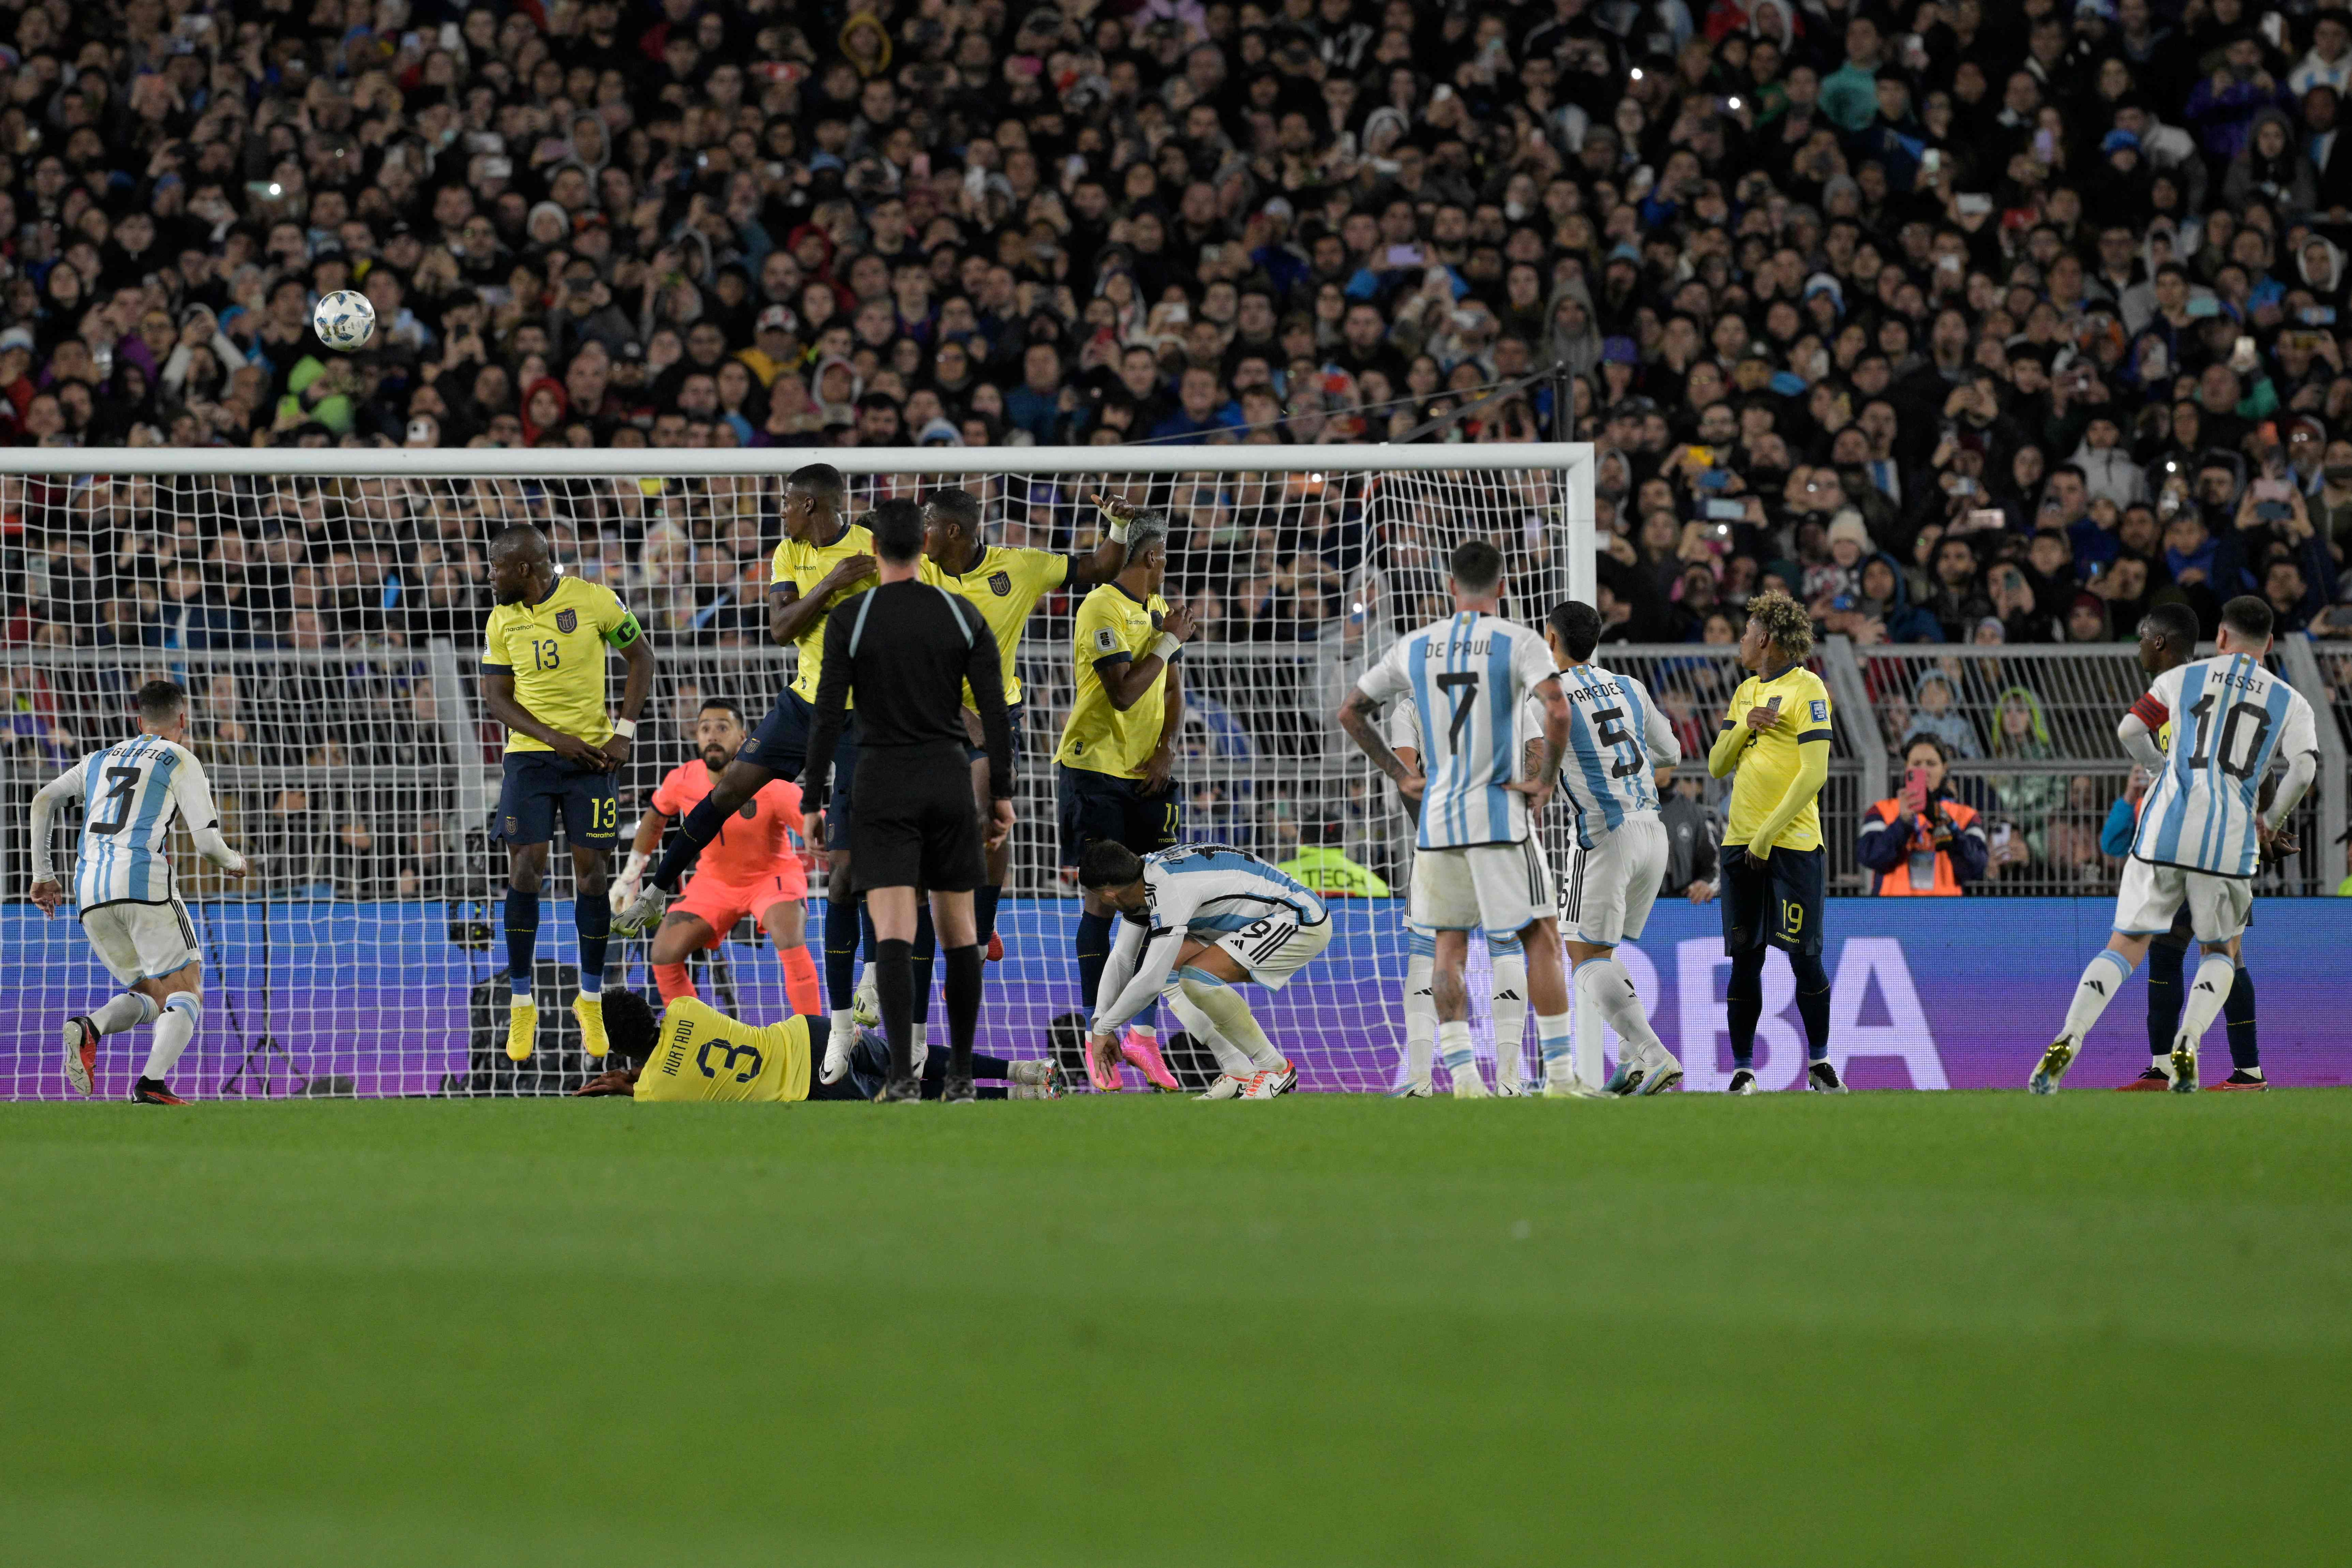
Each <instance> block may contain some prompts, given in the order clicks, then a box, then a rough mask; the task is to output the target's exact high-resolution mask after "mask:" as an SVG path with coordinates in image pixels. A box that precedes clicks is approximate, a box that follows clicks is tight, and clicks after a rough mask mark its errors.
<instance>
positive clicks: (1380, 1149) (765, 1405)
mask: <svg viewBox="0 0 2352 1568" xmlns="http://www.w3.org/2000/svg"><path fill="white" fill-rule="evenodd" d="M2020 1071H2021V1072H2022V1071H2023V1068H2022V1067H2021V1068H2020ZM2347 1199H2352V1094H2345V1093H2341V1092H2334V1091H2325V1090H2315V1091H2305V1092H2299V1093H2298V1092H2284V1091H2283V1092H2278V1093H2273V1094H2271V1095H2268V1096H2264V1097H2256V1096H2252V1095H2246V1096H2221V1095H2210V1096H2200V1097H2198V1098H2197V1099H2195V1100H2177V1099H2175V1098H2173V1097H2171V1096H2156V1095H2147V1096H2141V1095H2129V1096H2126V1095H2117V1094H2113V1093H2105V1092H2097V1091H2090V1090H2084V1091H2075V1092H2069V1093H2067V1094H2064V1095H2062V1096H2060V1097H2059V1098H2058V1099H2056V1100H2032V1099H2029V1098H2028V1097H2027V1096H2025V1095H2023V1094H2000V1095H1991V1094H1877V1095H1857V1096H1853V1097H1852V1098H1849V1099H1843V1100H1827V1099H1822V1098H1818V1097H1812V1096H1806V1095H1797V1094H1789V1095H1780V1096H1775V1097H1772V1098H1769V1099H1765V1100H1745V1101H1740V1100H1728V1099H1724V1098H1721V1097H1716V1096H1696V1095H1694V1096H1689V1097H1680V1096H1675V1097H1668V1098H1666V1099H1664V1100H1656V1101H1643V1102H1639V1103H1634V1104H1598V1105H1596V1104H1559V1103H1556V1102H1542V1101H1498V1102H1491V1103H1486V1104H1476V1105H1473V1104H1458V1103H1454V1102H1452V1101H1437V1102H1416V1103H1405V1102H1394V1101H1385V1100H1351V1099H1339V1098H1324V1097H1318V1096H1300V1097H1297V1098H1295V1099H1292V1100H1287V1101H1286V1102H1283V1103H1278V1104H1275V1105H1267V1106H1255V1105H1238V1106H1204V1105H1195V1104H1192V1103H1188V1102H1178V1101H1174V1100H1146V1099H1144V1098H1141V1097H1139V1096H1130V1097H1126V1098H1122V1099H1120V1100H1095V1099H1079V1100H1070V1101H1066V1102H1064V1103H1061V1104H1057V1105H1035V1104H1010V1105H1006V1104H995V1105H983V1106H980V1107H976V1108H973V1109H971V1110H952V1111H951V1110H946V1109H944V1108H941V1107H938V1106H929V1107H922V1108H885V1107H878V1106H876V1107H863V1106H822V1107H799V1108H790V1109H781V1108H761V1107H668V1106H637V1105H631V1104H627V1103H625V1102H619V1103H614V1102H595V1103H584V1102H583V1103H520V1104H519V1103H513V1102H476V1103H439V1102H430V1103H428V1102H411V1103H310V1104H277V1105H267V1106H265V1105H206V1106H203V1107H200V1108H198V1109H195V1110H187V1111H181V1112H176V1113H174V1112H150V1111H143V1110H133V1109H132V1108H130V1107H127V1106H120V1105H114V1106H95V1107H93V1106H33V1105H9V1106H0V1205H5V1206H0V1214H5V1222H0V1346H5V1350H0V1357H5V1373H0V1543H5V1544H0V1558H5V1561H6V1562H8V1563H12V1564H16V1565H19V1568H34V1565H40V1568H47V1565H51V1564H81V1563H90V1564H110V1565H111V1564H122V1563H168V1564H184V1563H237V1564H241V1565H247V1568H250V1565H255V1564H278V1563H289V1564H293V1563H299V1564H306V1565H307V1564H335V1565H338V1568H346V1565H356V1564H379V1563H381V1564H403V1565H409V1564H425V1565H429V1568H474V1565H478V1564H484V1565H487V1564H539V1563H563V1564H602V1563H615V1564H619V1563H627V1564H668V1563H692V1564H698V1565H712V1568H717V1565H731V1564H739V1563H740V1564H751V1563H759V1564H772V1563H818V1564H867V1563H905V1564H919V1565H926V1568H929V1565H940V1568H946V1565H951V1564H952V1565H958V1568H962V1565H982V1564H985V1565H993V1564H1005V1565H1022V1568H1037V1565H1043V1564H1059V1563H1073V1564H1171V1565H1174V1564H1182V1565H1186V1568H1206V1565H1213V1564H1223V1563H1269V1564H1275V1563H1278V1564H1326V1563H1328V1564H1349V1565H1360V1564H1373V1563H1441V1564H1464V1563H1538V1562H1541V1563H1569V1562H1579V1563H1581V1562H1592V1563H1623V1564H1628V1565H1641V1568H1652V1565H1657V1564H1669V1563H1709V1564H1715V1563H1720V1564H1759V1563H1804V1564H1807V1565H1809V1568H1819V1565H1822V1564H1838V1563H1869V1564H1890V1563H1892V1564H1926V1563H1953V1564H1987V1563H2064V1564H2068V1565H2069V1568H2073V1565H2075V1564H2082V1563H2124V1564H2132V1565H2134V1568H2144V1565H2145V1564H2147V1563H2200V1564H2211V1563H2293V1564H2302V1563H2321V1562H2342V1561H2344V1555H2343V1554H2344V1552H2345V1549H2346V1548H2345V1542H2347V1540H2352V1479H2347V1477H2352V1462H2347V1461H2352V1410H2347V1396H2352V1203H2347ZM2328 1542H2335V1544H2334V1545H2333V1546H2330V1545H2328V1544H2327V1543H2328Z"/></svg>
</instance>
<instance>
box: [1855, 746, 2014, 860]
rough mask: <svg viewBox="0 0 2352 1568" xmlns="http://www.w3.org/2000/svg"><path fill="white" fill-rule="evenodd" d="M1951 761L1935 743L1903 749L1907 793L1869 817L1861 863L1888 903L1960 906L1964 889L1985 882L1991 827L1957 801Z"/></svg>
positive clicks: (1860, 848) (1858, 853) (1871, 811)
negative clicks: (1956, 902)
mask: <svg viewBox="0 0 2352 1568" xmlns="http://www.w3.org/2000/svg"><path fill="white" fill-rule="evenodd" d="M1951 760H1952V756H1951V753H1950V752H1948V751H1946V750H1945V749H1944V742H1942V741H1940V740H1937V738H1936V737H1935V736H1933V735H1914V736H1912V737H1911V740H1910V742H1909V743H1908V744H1906V746H1905V747H1904V748H1903V762H1904V766H1905V769H1906V772H1905V774H1904V779H1903V789H1902V792H1901V793H1900V794H1898V795H1895V798H1894V799H1892V800H1882V801H1880V802H1879V803H1878V804H1877V805H1874V806H1872V807H1871V808H1870V809H1869V810H1868V811H1866V812H1864V814H1863V817H1862V842H1861V843H1860V844H1859V845H1858V846H1857V847H1855V850H1854V858H1855V859H1857V860H1859V861H1861V862H1862V865H1863V868H1864V870H1866V871H1868V872H1869V873H1870V890H1871V891H1872V892H1873V893H1875V894H1878V895H1880V896H1882V897H1887V898H1893V897H1898V896H1899V897H1904V898H1941V899H1957V898H1958V897H1959V896H1960V885H1961V884H1962V883H1964V882H1973V881H1975V880H1976V879H1978V878H1979V877H1981V876H1983V875H1984V869H1985V836H1984V823H1983V821H1982V820H1981V819H1980V818H1979V816H1978V814H1977V809H1976V807H1974V806H1972V805H1967V804H1966V803H1965V802H1962V801H1959V800H1956V799H1954V798H1953V796H1952V792H1951V790H1950V789H1949V788H1948V786H1947V784H1946V783H1945V778H1944V773H1945V769H1946V768H1947V767H1948V765H1949V764H1950V763H1951Z"/></svg>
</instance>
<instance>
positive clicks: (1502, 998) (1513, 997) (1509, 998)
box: [1495, 991, 1527, 1002]
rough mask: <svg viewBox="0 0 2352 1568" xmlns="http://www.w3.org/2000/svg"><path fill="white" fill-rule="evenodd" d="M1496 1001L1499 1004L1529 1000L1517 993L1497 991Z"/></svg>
mask: <svg viewBox="0 0 2352 1568" xmlns="http://www.w3.org/2000/svg"><path fill="white" fill-rule="evenodd" d="M1495 1000H1496V1001H1497V1002H1524V1001H1526V1000H1527V998H1526V997H1524V996H1522V995H1520V994H1518V993H1517V992H1516V991H1497V992H1496V993H1495Z"/></svg>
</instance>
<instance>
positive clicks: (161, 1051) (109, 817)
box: [32, 680, 245, 1105]
mask: <svg viewBox="0 0 2352 1568" xmlns="http://www.w3.org/2000/svg"><path fill="white" fill-rule="evenodd" d="M138 703H139V707H138V712H139V733H138V734H137V735H136V736H134V737H133V738H132V739H131V740H128V741H124V742H121V743H120V744H118V745H112V746H109V747H107V748H106V749H104V750H103V751H98V752H91V753H90V754H89V756H87V757H84V758H83V759H82V760H81V762H80V763H78V764H76V765H75V766H74V767H72V768H70V769H68V771H67V772H65V773H59V774H58V776H57V777H56V778H53V779H51V780H50V781H49V782H48V783H47V784H44V785H42V786H41V790H40V793H39V794H37V795H34V796H33V887H32V899H33V902H34V903H36V904H37V905H38V906H40V910H41V915H42V918H43V919H47V918H49V917H50V916H53V915H55V914H56V913H57V912H58V905H59V904H61V903H63V902H64V901H65V889H63V888H62V887H60V886H59V885H58V876H57V871H56V870H55V868H53V866H52V864H51V862H50V859H49V824H50V821H51V819H52V817H53V816H54V815H55V814H56V811H57V809H58V805H60V804H61V803H62V802H65V801H67V800H76V799H78V800H80V801H82V802H83V803H84V805H83V811H82V826H81V846H80V853H79V857H78V858H77V859H76V861H75V865H74V903H75V905H76V907H77V908H78V910H79V913H80V916H81V929H82V933H83V934H84V935H86V936H88V937H89V944H90V946H91V947H92V948H94V949H96V950H97V952H98V956H99V961H100V963H104V964H105V965H106V969H107V973H110V974H111V975H113V976H114V978H115V980H116V982H117V983H118V984H121V985H122V986H124V987H125V989H124V990H123V991H122V992H121V994H118V995H116V996H114V997H111V998H110V999H109V1000H108V1001H107V1002H106V1003H105V1004H104V1005H101V1006H98V1007H94V1008H92V1009H91V1010H90V1011H89V1012H88V1013H86V1014H84V1015H82V1016H79V1017H74V1018H68V1019H67V1020H66V1027H65V1046H66V1081H67V1082H68V1083H70V1084H72V1085H73V1086H74V1090H75V1092H76V1093H78V1094H89V1093H90V1092H91V1090H92V1088H93V1086H94V1085H95V1083H96V1081H97V1071H98V1042H99V1038H100V1036H104V1035H119V1034H121V1032H122V1031H123V1030H125V1029H135V1028H137V1027H138V1026H140V1025H142V1024H152V1025H154V1026H155V1043H154V1044H153V1045H152V1047H149V1049H148V1052H147V1065H146V1066H145V1067H144V1068H142V1069H141V1070H140V1074H139V1078H138V1080H137V1081H136V1082H135V1083H133V1084H132V1085H131V1099H132V1100H137V1101H138V1102H139V1103H140V1104H142V1105H184V1104H185V1103H186V1101H184V1100H181V1099H180V1098H179V1097H178V1096H177V1095H175V1094H173V1092H172V1089H171V1084H170V1082H169V1079H170V1078H171V1076H172V1066H173V1063H175V1062H177V1061H178V1060H179V1059H180V1053H181V1052H182V1051H184V1050H186V1049H187V1048H188V1042H189V1041H190V1040H192V1039H194V1038H195V1034H196V1026H197V1025H198V1024H200V1023H202V1022H203V1021H204V1016H205V989H204V965H203V964H201V963H198V962H197V958H196V929H195V927H194V925H192V924H191V923H189V921H188V907H187V906H186V905H185V904H184V903H182V902H181V901H180V891H179V886H178V884H177V882H176V881H175V880H174V879H173V875H172V862H171V860H170V858H168V857H167V855H166V853H165V847H166V846H167V845H168V844H169V843H170V841H171V834H172V820H173V817H174V816H180V817H184V818H186V819H187V823H188V831H189V834H190V836H191V837H194V839H195V841H196V852H197V853H198V854H200V855H202V856H203V857H204V858H205V859H207V860H209V861H211V862H212V863H213V864H214V865H215V866H218V867H219V868H221V869H222V870H223V871H225V872H226V873H227V874H228V875H229V876H231V877H236V878H239V879H242V878H243V877H244V876H245V857H244V856H242V855H240V854H238V853H237V852H236V850H234V849H232V848H230V847H228V841H227V840H226V839H225V838H223V837H221V830H220V813H219V812H217V811H215V809H214V808H213V794H212V788H211V786H210V785H209V784H206V783H205V769H204V764H203V763H199V762H197V761H196V757H195V753H194V752H191V751H189V750H188V744H187V742H188V699H187V694H186V693H185V692H184V691H182V690H181V689H179V688H178V687H177V686H175V685H173V683H172V682H170V681H168V680H151V681H149V682H148V683H147V684H146V685H144V686H142V687H141V688H140V689H139V698H138Z"/></svg>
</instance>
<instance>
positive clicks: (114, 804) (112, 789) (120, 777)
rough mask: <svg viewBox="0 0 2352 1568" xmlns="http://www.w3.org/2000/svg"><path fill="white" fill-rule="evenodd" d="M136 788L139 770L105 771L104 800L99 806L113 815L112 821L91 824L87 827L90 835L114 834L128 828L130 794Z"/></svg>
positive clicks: (110, 769)
mask: <svg viewBox="0 0 2352 1568" xmlns="http://www.w3.org/2000/svg"><path fill="white" fill-rule="evenodd" d="M138 787H139V770H138V769H137V768H109V769H107V770H106V798H105V799H104V800H102V801H100V802H99V805H100V807H101V808H103V809H106V810H109V811H111V812H112V813H113V814H114V820H113V821H111V822H92V823H91V824H90V825H89V830H90V831H91V832H92V833H99V834H116V833H120V832H121V831H122V830H123V829H124V828H125V827H127V826H130V824H131V791H132V790H134V789H136V788H138Z"/></svg>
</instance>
